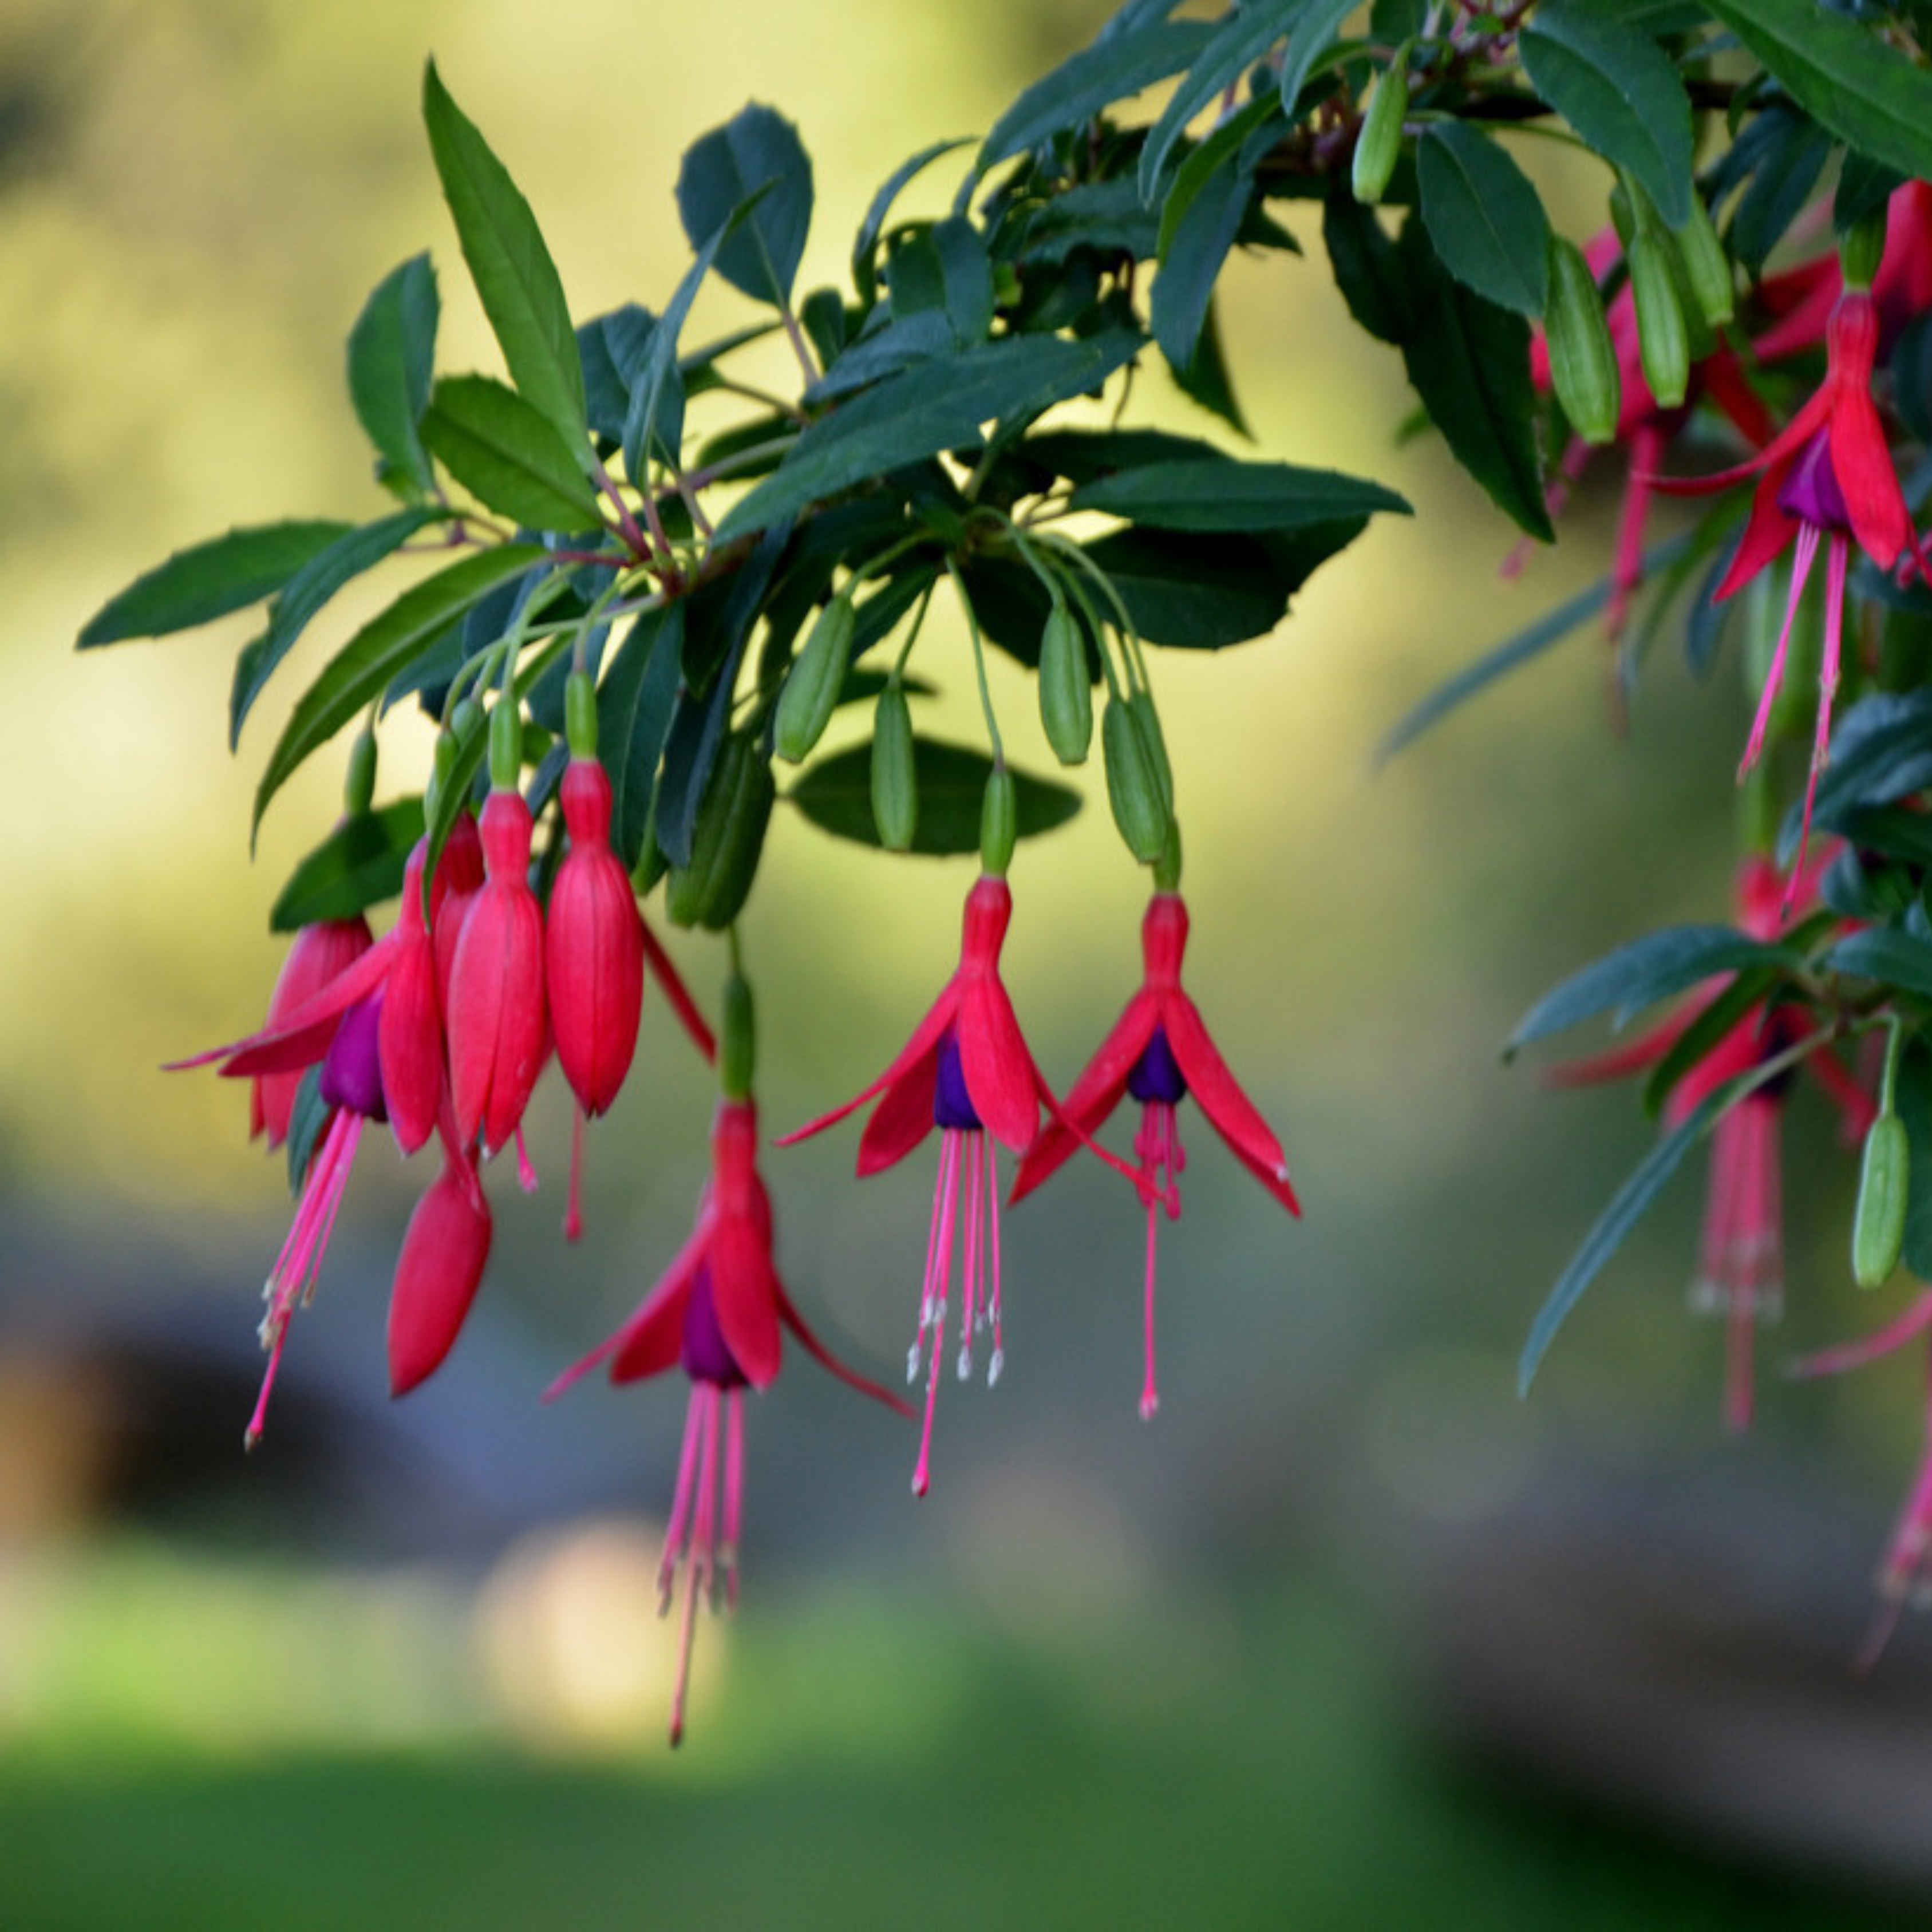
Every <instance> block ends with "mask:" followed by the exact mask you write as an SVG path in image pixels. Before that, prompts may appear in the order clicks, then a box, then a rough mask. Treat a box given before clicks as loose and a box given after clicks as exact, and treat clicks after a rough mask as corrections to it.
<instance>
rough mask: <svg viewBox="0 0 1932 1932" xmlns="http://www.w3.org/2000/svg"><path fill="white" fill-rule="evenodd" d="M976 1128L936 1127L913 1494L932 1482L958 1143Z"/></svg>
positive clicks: (916, 1352) (919, 1493) (950, 1274)
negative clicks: (925, 1351) (925, 1356)
mask: <svg viewBox="0 0 1932 1932" xmlns="http://www.w3.org/2000/svg"><path fill="white" fill-rule="evenodd" d="M977 1131H978V1130H977V1129H974V1128H967V1127H945V1128H942V1129H941V1138H940V1147H939V1181H938V1188H937V1190H936V1191H935V1195H934V1198H933V1208H934V1225H933V1233H932V1244H931V1246H930V1247H929V1248H928V1249H927V1250H926V1283H925V1286H924V1289H923V1290H922V1293H921V1295H920V1298H919V1339H918V1340H917V1341H916V1343H914V1344H913V1367H914V1369H915V1371H916V1369H917V1367H918V1359H919V1349H921V1347H922V1346H924V1344H925V1342H926V1336H927V1334H928V1331H930V1332H931V1334H932V1359H931V1364H930V1367H929V1371H928V1373H927V1376H926V1422H925V1425H924V1427H922V1429H921V1430H920V1432H919V1461H918V1463H917V1464H916V1466H914V1468H913V1472H912V1493H913V1495H914V1496H924V1495H925V1494H926V1491H927V1490H929V1488H930V1487H932V1418H933V1415H934V1412H935V1409H937V1407H938V1400H939V1358H940V1354H941V1346H940V1344H941V1337H942V1335H943V1334H944V1329H945V1326H946V1299H947V1289H949V1288H950V1286H952V1282H953V1220H954V1207H955V1203H956V1200H957V1197H958V1194H959V1155H960V1144H961V1142H962V1141H963V1140H964V1139H965V1137H966V1136H967V1135H968V1133H977Z"/></svg>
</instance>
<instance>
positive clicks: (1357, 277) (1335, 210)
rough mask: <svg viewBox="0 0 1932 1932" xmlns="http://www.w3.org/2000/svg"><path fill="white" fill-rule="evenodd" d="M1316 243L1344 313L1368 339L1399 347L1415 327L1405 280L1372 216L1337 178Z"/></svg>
mask: <svg viewBox="0 0 1932 1932" xmlns="http://www.w3.org/2000/svg"><path fill="white" fill-rule="evenodd" d="M1322 242H1323V243H1324V244H1325V245H1326V247H1327V248H1328V261H1329V266H1331V268H1332V269H1334V272H1335V286H1336V287H1337V288H1338V289H1340V290H1341V292H1342V299H1343V301H1344V302H1346V303H1347V304H1348V305H1349V314H1351V315H1352V316H1353V317H1355V320H1356V321H1357V322H1358V323H1360V324H1361V326H1362V327H1363V328H1364V329H1367V331H1368V332H1369V333H1370V335H1373V336H1374V337H1376V338H1377V339H1378V340H1379V341H1383V342H1388V343H1393V344H1396V345H1397V347H1400V345H1401V344H1403V342H1405V341H1407V340H1408V339H1409V337H1410V336H1411V335H1412V334H1413V333H1414V332H1415V327H1416V321H1415V305H1414V303H1413V302H1412V301H1411V300H1410V298H1409V276H1408V274H1407V272H1406V271H1405V270H1404V269H1403V264H1402V257H1401V256H1400V254H1398V253H1397V249H1396V245H1395V244H1394V242H1391V240H1390V239H1388V236H1387V235H1385V233H1383V232H1382V223H1381V222H1380V221H1379V220H1377V219H1376V211H1375V210H1374V209H1373V208H1365V207H1364V206H1363V205H1362V204H1361V202H1358V200H1357V199H1355V196H1353V195H1352V194H1351V193H1349V190H1348V187H1347V184H1346V183H1345V182H1343V181H1341V180H1340V178H1337V182H1336V184H1335V187H1334V191H1333V192H1332V193H1331V194H1330V195H1329V196H1328V199H1327V201H1326V202H1325V204H1324V205H1323V208H1322Z"/></svg>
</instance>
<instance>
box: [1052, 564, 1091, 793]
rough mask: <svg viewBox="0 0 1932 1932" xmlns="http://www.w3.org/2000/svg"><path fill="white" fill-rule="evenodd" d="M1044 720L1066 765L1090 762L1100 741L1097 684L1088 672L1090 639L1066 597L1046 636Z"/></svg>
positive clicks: (1054, 609)
mask: <svg viewBox="0 0 1932 1932" xmlns="http://www.w3.org/2000/svg"><path fill="white" fill-rule="evenodd" d="M1040 723H1041V724H1043V725H1044V726H1045V727H1046V742H1048V743H1049V745H1052V747H1053V754H1054V756H1055V757H1057V758H1058V760H1060V762H1061V763H1062V764H1063V765H1082V764H1085V763H1086V762H1087V748H1088V745H1091V743H1092V742H1093V741H1094V687H1093V685H1091V683H1090V682H1088V676H1087V640H1086V638H1085V637H1084V636H1083V635H1082V632H1081V629H1080V625H1079V620H1078V619H1076V617H1075V616H1074V614H1073V612H1072V611H1071V610H1069V609H1068V608H1067V605H1066V604H1065V603H1064V601H1062V600H1061V599H1060V598H1055V600H1054V604H1053V607H1052V610H1049V611H1048V613H1046V629H1045V630H1043V631H1041V633H1040Z"/></svg>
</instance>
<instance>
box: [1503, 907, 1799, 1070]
mask: <svg viewBox="0 0 1932 1932" xmlns="http://www.w3.org/2000/svg"><path fill="white" fill-rule="evenodd" d="M1804 964H1805V959H1804V956H1803V955H1802V953H1795V952H1793V950H1791V948H1790V947H1784V946H1771V945H1767V944H1766V943H1765V942H1764V941H1762V940H1758V939H1751V938H1747V937H1746V935H1744V934H1743V933H1742V932H1736V931H1734V930H1733V929H1732V928H1731V927H1730V926H1667V927H1666V928H1665V929H1664V931H1662V932H1652V933H1646V935H1644V937H1643V938H1641V939H1634V940H1632V941H1631V943H1630V944H1628V946H1620V947H1618V948H1617V950H1616V951H1615V952H1614V953H1606V954H1605V955H1604V957H1603V958H1602V959H1598V960H1595V961H1593V962H1592V963H1591V964H1590V965H1588V966H1586V967H1585V968H1583V971H1581V972H1580V973H1577V974H1573V975H1572V976H1571V977H1570V978H1569V979H1568V980H1565V981H1564V982H1563V983H1562V985H1561V986H1558V987H1557V988H1556V989H1555V990H1554V991H1553V992H1549V993H1547V994H1545V995H1544V997H1543V998H1541V1000H1539V1001H1538V1002H1537V1003H1536V1004H1535V1006H1534V1007H1532V1008H1531V1009H1530V1010H1529V1013H1526V1014H1525V1015H1524V1016H1523V1019H1522V1020H1521V1021H1520V1022H1519V1023H1518V1025H1517V1029H1516V1031H1515V1032H1514V1033H1513V1034H1511V1035H1510V1037H1509V1041H1508V1045H1507V1046H1505V1047H1504V1049H1503V1053H1504V1056H1505V1058H1508V1057H1509V1056H1511V1055H1514V1054H1515V1053H1516V1052H1518V1051H1519V1050H1520V1049H1522V1048H1523V1047H1526V1046H1529V1043H1531V1042H1532V1040H1545V1039H1547V1038H1548V1037H1549V1036H1550V1034H1553V1033H1562V1031H1565V1029H1566V1028H1570V1027H1573V1026H1575V1025H1577V1023H1578V1022H1580V1021H1583V1020H1587V1019H1595V1017H1596V1016H1597V1015H1598V1014H1599V1013H1609V1012H1610V1010H1612V1008H1613V1007H1614V1008H1615V1009H1616V1025H1619V1026H1622V1025H1624V1023H1625V1022H1626V1021H1627V1020H1628V1019H1630V1018H1631V1016H1632V1015H1633V1014H1634V1013H1639V1012H1640V1011H1641V1010H1643V1008H1644V1007H1649V1006H1654V1005H1655V1004H1656V1003H1657V1002H1658V1001H1659V1000H1667V999H1669V998H1670V997H1671V995H1673V994H1674V993H1682V992H1685V991H1687V990H1688V989H1689V988H1691V987H1692V986H1697V985H1698V984H1699V983H1700V982H1702V981H1703V980H1709V979H1712V978H1715V977H1716V976H1717V975H1718V974H1721V973H1738V972H1742V971H1745V970H1746V969H1747V968H1752V967H1759V966H1782V967H1789V968H1792V969H1793V971H1796V970H1797V969H1798V968H1802V966H1803V965H1804Z"/></svg>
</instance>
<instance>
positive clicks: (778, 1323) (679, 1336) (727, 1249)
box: [544, 1100, 910, 1745]
mask: <svg viewBox="0 0 1932 1932" xmlns="http://www.w3.org/2000/svg"><path fill="white" fill-rule="evenodd" d="M757 1147H758V1126H757V1109H756V1108H755V1107H754V1106H753V1104H752V1103H751V1101H750V1100H723V1101H721V1102H720V1103H718V1111H717V1113H716V1115H715V1116H714V1118H713V1120H712V1128H711V1160H712V1171H711V1178H710V1181H709V1183H708V1184H706V1187H705V1189H704V1191H703V1193H702V1194H701V1195H700V1196H699V1199H698V1205H697V1225H696V1226H695V1227H694V1229H692V1231H691V1238H690V1239H689V1240H688V1241H686V1242H685V1244H684V1247H682V1249H681V1250H679V1253H678V1256H677V1258H676V1260H675V1261H673V1262H672V1263H671V1265H670V1268H668V1269H667V1271H665V1273H664V1275H663V1277H661V1279H660V1280H659V1281H658V1283H657V1285H656V1286H655V1287H654V1288H653V1289H652V1290H651V1292H650V1293H649V1295H646V1297H645V1298H644V1300H643V1303H642V1304H641V1305H640V1307H639V1308H638V1310H637V1313H635V1314H634V1315H633V1316H631V1319H629V1320H628V1322H625V1324H624V1325H623V1326H622V1328H619V1330H618V1331H617V1332H616V1334H614V1335H613V1336H611V1337H610V1339H609V1340H607V1341H605V1342H604V1343H601V1344H600V1345H599V1346H598V1347H596V1348H595V1349H592V1351H591V1352H590V1353H589V1355H586V1356H585V1357H584V1358H583V1360H582V1361H580V1362H578V1363H577V1364H575V1365H574V1367H571V1368H569V1369H567V1370H565V1372H564V1373H562V1375H561V1376H559V1377H558V1378H557V1379H556V1381H555V1382H553V1383H552V1384H551V1385H550V1388H548V1389H547V1390H546V1391H544V1400H545V1401H546V1402H549V1401H553V1400H555V1399H556V1397H558V1396H559V1395H561V1394H562V1393H563V1392H564V1391H565V1389H567V1388H569V1387H570V1385H571V1384H572V1383H573V1382H575V1381H577V1379H578V1378H579V1377H580V1376H583V1375H585V1374H586V1373H588V1372H589V1370H592V1369H593V1368H595V1367H598V1365H599V1364H602V1363H604V1362H608V1363H609V1364H610V1379H611V1381H612V1382H637V1381H640V1380H642V1379H645V1378H646V1377H648V1376H656V1375H661V1374H662V1373H664V1371H665V1370H668V1369H670V1368H673V1367H682V1370H684V1372H685V1376H687V1378H688V1379H689V1381H690V1383H691V1401H690V1406H689V1408H688V1410H687V1411H686V1412H685V1429H684V1446H683V1451H682V1454H681V1455H680V1456H679V1459H678V1469H677V1484H676V1493H675V1495H674V1497H673V1502H672V1505H671V1515H670V1525H669V1527H668V1528H667V1529H666V1531H665V1532H664V1559H663V1561H662V1562H661V1565H660V1566H659V1568H658V1589H659V1592H660V1594H661V1598H662V1607H663V1609H664V1610H666V1611H668V1610H669V1609H670V1604H671V1601H672V1599H673V1597H674V1596H675V1595H676V1586H677V1579H678V1572H679V1569H680V1568H682V1570H683V1571H684V1573H685V1597H684V1616H683V1624H682V1630H681V1632H680V1634H679V1643H678V1667H677V1688H676V1691H675V1693H674V1694H673V1698H672V1703H671V1719H670V1741H671V1742H672V1743H673V1744H674V1745H675V1744H676V1743H677V1742H679V1740H680V1739H682V1736H683V1735H684V1712H685V1691H686V1688H687V1686H688V1683H689V1681H690V1676H691V1637H692V1634H693V1631H694V1627H695V1625H696V1621H697V1604H698V1601H699V1599H700V1598H703V1599H704V1600H705V1601H707V1602H708V1603H709V1604H711V1605H712V1607H713V1608H714V1609H715V1607H716V1598H717V1596H718V1588H719V1585H720V1583H722V1586H723V1589H724V1598H725V1602H726V1604H727V1607H736V1603H737V1595H738V1539H739V1526H740V1523H742V1517H743V1502H744V1415H743V1394H744V1391H745V1389H746V1388H760V1389H761V1388H767V1387H769V1385H770V1384H771V1383H772V1382H773V1381H774V1380H775V1379H776V1378H777V1376H778V1368H779V1363H780V1344H781V1330H782V1329H784V1328H789V1329H790V1331H791V1332H792V1334H793V1335H794V1336H795V1337H796V1338H797V1339H798V1340H799V1343H802V1345H803V1346H804V1348H805V1351H806V1352H807V1353H808V1354H809V1355H811V1356H812V1357H813V1358H814V1359H815V1360H816V1361H818V1362H820V1364H823V1366H824V1367H826V1369H828V1370H830V1371H831V1373H832V1374H833V1375H835V1376H838V1379H840V1380H841V1382H847V1383H850V1385H851V1386H852V1387H853V1388H856V1389H859V1390H861V1391H863V1392H864V1393H865V1394H867V1395H869V1396H871V1397H874V1399H875V1400H877V1401H880V1402H883V1403H886V1405H887V1406H889V1407H890V1408H892V1409H897V1410H898V1411H899V1412H901V1414H909V1413H910V1412H909V1411H908V1410H907V1409H906V1406H905V1405H904V1403H902V1402H901V1401H900V1400H898V1397H895V1396H893V1395H891V1394H888V1393H887V1392H886V1391H885V1390H883V1389H882V1388H879V1387H878V1386H877V1384H875V1383H874V1382H868V1380H867V1379H865V1377H864V1376H861V1375H859V1374H858V1373H856V1372H855V1371H854V1370H851V1369H848V1368H847V1367H846V1366H845V1365H844V1364H843V1363H842V1362H841V1361H838V1358H836V1357H835V1356H834V1355H832V1353H831V1352H830V1351H829V1349H826V1346H824V1344H823V1343H821V1342H820V1340H819V1339H818V1338H817V1336H816V1335H814V1334H813V1333H812V1332H811V1329H810V1328H808V1327H807V1326H806V1325H805V1319H804V1318H803V1317H802V1316H801V1315H800V1314H799V1312H798V1310H797V1309H796V1307H794V1306H793V1302H792V1300H791V1298H790V1295H787V1293H786V1292H785V1289H784V1283H782V1282H781V1280H779V1279H778V1270H777V1268H776V1266H775V1264H774V1262H773V1261H772V1206H771V1199H770V1196H769V1195H767V1194H766V1192H765V1185H764V1183H763V1181H762V1180H760V1178H759V1175H758V1170H757Z"/></svg>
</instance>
